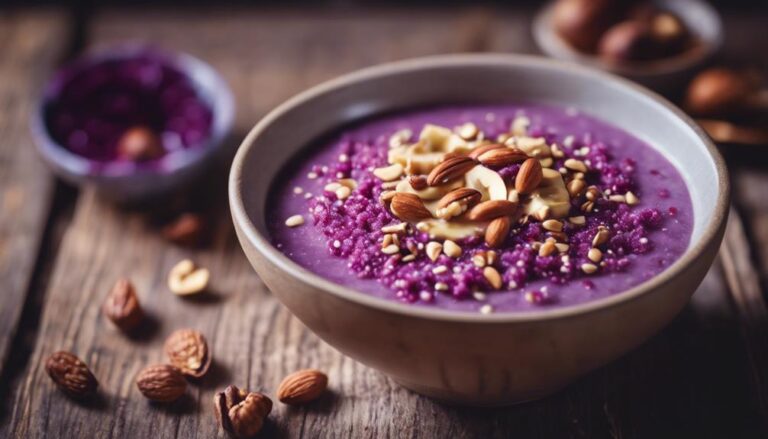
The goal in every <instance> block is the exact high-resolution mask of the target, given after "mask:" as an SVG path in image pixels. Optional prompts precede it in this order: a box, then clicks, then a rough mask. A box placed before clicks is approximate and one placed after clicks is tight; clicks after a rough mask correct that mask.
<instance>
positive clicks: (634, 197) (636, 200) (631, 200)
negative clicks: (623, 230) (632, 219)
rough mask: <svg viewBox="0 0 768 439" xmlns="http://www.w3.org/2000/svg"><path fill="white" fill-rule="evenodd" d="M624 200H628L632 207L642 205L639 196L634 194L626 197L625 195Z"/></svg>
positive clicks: (628, 193)
mask: <svg viewBox="0 0 768 439" xmlns="http://www.w3.org/2000/svg"><path fill="white" fill-rule="evenodd" d="M624 198H626V200H627V204H629V205H630V206H634V205H637V204H638V203H640V199H639V198H637V195H635V194H633V193H632V192H627V193H626V195H624Z"/></svg>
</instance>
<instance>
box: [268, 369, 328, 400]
mask: <svg viewBox="0 0 768 439" xmlns="http://www.w3.org/2000/svg"><path fill="white" fill-rule="evenodd" d="M326 387H328V376H327V375H325V374H324V373H322V372H320V371H319V370H315V369H304V370H300V371H298V372H294V373H292V374H290V375H288V376H287V377H285V378H284V379H283V382H281V383H280V387H278V389H277V399H279V400H280V402H282V403H284V404H289V405H296V404H304V403H307V402H310V401H314V400H315V399H317V398H319V397H320V395H321V394H322V393H323V392H324V391H325V389H326Z"/></svg>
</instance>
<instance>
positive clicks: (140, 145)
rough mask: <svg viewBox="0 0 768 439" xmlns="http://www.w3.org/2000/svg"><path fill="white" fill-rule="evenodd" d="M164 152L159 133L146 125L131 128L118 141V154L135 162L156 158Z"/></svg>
mask: <svg viewBox="0 0 768 439" xmlns="http://www.w3.org/2000/svg"><path fill="white" fill-rule="evenodd" d="M164 152H165V151H164V150H163V145H162V143H161V142H160V138H159V137H158V135H157V134H155V132H154V131H153V130H152V129H151V128H148V127H145V126H135V127H133V128H129V129H128V130H127V131H126V132H125V133H123V135H122V136H121V137H120V139H119V140H118V141H117V155H118V157H120V158H121V159H125V160H132V161H135V162H143V161H147V160H154V159H156V158H158V157H160V156H162V155H163V153H164Z"/></svg>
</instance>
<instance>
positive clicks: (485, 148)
mask: <svg viewBox="0 0 768 439" xmlns="http://www.w3.org/2000/svg"><path fill="white" fill-rule="evenodd" d="M500 148H506V146H505V145H503V144H501V143H489V144H488V145H483V146H478V147H477V148H475V149H473V150H472V151H470V152H469V157H470V158H473V159H477V158H478V157H480V156H481V155H482V154H484V153H486V152H488V151H491V150H494V149H500Z"/></svg>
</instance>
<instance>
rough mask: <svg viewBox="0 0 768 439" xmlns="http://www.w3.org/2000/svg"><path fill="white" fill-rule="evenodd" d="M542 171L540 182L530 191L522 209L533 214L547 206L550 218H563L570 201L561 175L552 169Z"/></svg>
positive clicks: (566, 213)
mask: <svg viewBox="0 0 768 439" xmlns="http://www.w3.org/2000/svg"><path fill="white" fill-rule="evenodd" d="M542 171H543V178H542V179H541V184H539V187H538V188H536V190H534V191H533V192H532V193H531V195H530V197H529V198H528V200H527V201H526V202H525V204H524V205H523V211H524V212H525V213H526V214H528V215H533V214H535V213H536V212H539V211H541V209H544V208H545V207H548V208H549V214H550V218H565V217H566V216H568V212H569V211H570V209H571V203H570V196H569V195H568V189H566V187H565V182H564V181H563V177H562V175H560V173H559V172H557V171H555V170H554V169H546V168H545V169H543V170H542Z"/></svg>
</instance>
